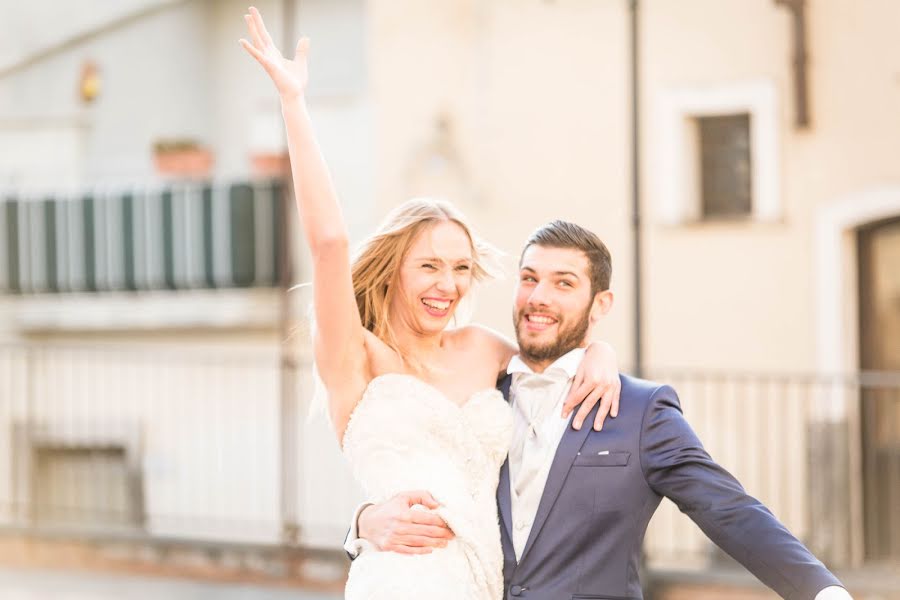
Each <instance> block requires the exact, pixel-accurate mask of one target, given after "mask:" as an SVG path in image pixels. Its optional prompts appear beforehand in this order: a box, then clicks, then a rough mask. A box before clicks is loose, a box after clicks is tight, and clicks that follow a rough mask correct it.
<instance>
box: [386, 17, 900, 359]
mask: <svg viewBox="0 0 900 600" xmlns="http://www.w3.org/2000/svg"><path fill="white" fill-rule="evenodd" d="M369 6H370V27H371V43H370V60H371V68H372V94H373V105H374V106H375V117H374V119H375V123H376V125H375V126H376V130H377V134H376V135H377V138H376V139H377V142H376V145H377V151H376V166H375V170H376V195H377V203H378V207H379V212H381V213H383V212H385V211H386V210H387V209H388V208H389V207H390V206H393V205H395V204H396V203H398V202H399V201H400V200H402V199H404V198H406V197H407V196H409V195H411V194H415V193H423V192H424V191H427V189H428V182H429V181H431V182H433V183H434V187H435V188H437V190H438V192H445V191H449V192H450V193H451V195H453V196H455V197H456V199H457V200H458V201H460V202H461V204H462V205H463V207H464V208H465V209H466V211H467V212H468V213H469V214H470V216H471V217H472V219H473V221H474V222H475V223H476V225H478V226H480V228H481V229H482V231H484V232H485V233H486V234H487V237H488V238H489V239H490V240H491V241H493V242H494V243H496V244H498V245H499V246H501V247H502V248H503V249H504V250H507V251H509V252H510V253H513V254H515V253H517V251H518V249H519V248H520V246H521V243H522V241H523V240H524V238H525V237H526V236H527V234H528V232H529V231H530V230H532V229H533V228H534V227H535V226H537V225H539V224H540V223H542V222H544V221H547V220H548V219H552V218H556V217H562V218H566V219H571V220H574V221H577V222H579V223H582V224H584V225H586V226H588V227H590V228H592V229H593V230H595V231H596V232H597V233H599V234H600V235H601V237H603V239H604V240H606V241H607V242H608V245H609V246H610V248H611V250H612V253H613V257H614V278H613V287H614V290H615V291H616V292H617V303H616V307H615V309H614V311H613V313H612V314H611V315H610V317H609V319H608V320H607V321H606V323H604V325H603V330H602V331H601V336H602V337H604V338H606V339H608V340H610V341H611V342H613V343H614V344H615V345H616V346H617V347H618V348H619V350H620V355H621V357H622V360H623V362H629V361H630V357H631V352H632V350H631V348H632V344H631V342H632V340H631V327H632V324H631V323H632V318H633V317H632V315H633V312H632V298H633V296H632V285H633V284H632V274H633V268H632V262H631V261H632V258H631V239H632V238H631V231H630V224H629V213H630V171H629V169H630V161H629V152H630V121H629V119H630V117H629V110H630V105H629V103H630V97H629V89H628V86H629V79H628V77H629V73H628V70H627V69H628V58H629V55H628V47H627V44H628V5H627V3H626V2H624V1H623V2H587V1H572V2H541V1H538V0H524V1H523V0H516V1H512V0H496V1H493V2H429V3H428V4H427V6H425V5H423V4H422V3H419V2H413V1H408V2H397V1H392V2H384V1H381V2H379V1H377V0H374V1H372V2H370V4H369ZM641 11H642V18H641V29H642V31H641V50H640V51H641V68H642V70H643V73H642V78H641V86H642V89H643V99H642V109H641V116H642V121H643V135H642V140H641V141H642V147H643V153H642V160H643V174H642V180H641V184H642V189H643V190H644V195H643V212H644V220H645V229H644V232H645V260H644V269H645V271H644V278H643V282H644V286H645V287H644V290H645V300H644V318H645V321H644V323H645V337H644V340H643V342H644V348H645V359H646V363H647V364H648V365H655V366H691V367H704V368H728V369H742V370H745V369H746V370H773V369H774V370H788V371H790V370H800V371H806V370H812V369H814V368H815V367H816V363H817V361H816V354H817V336H818V333H817V331H816V314H817V310H818V308H817V298H816V291H815V290H816V287H815V286H816V282H815V278H816V273H815V272H814V266H815V260H816V252H817V250H816V247H815V239H814V228H815V222H816V219H817V214H818V211H819V210H820V209H821V208H822V207H826V206H828V205H830V204H833V203H835V202H836V201H838V200H839V199H840V198H842V197H845V196H847V195H850V194H854V193H858V192H862V191H864V190H866V189H868V188H871V187H873V186H875V185H880V184H884V183H890V182H897V181H898V180H900V164H898V163H897V161H896V156H897V155H898V150H900V111H897V110H896V107H897V105H898V103H897V100H898V96H900V59H898V58H897V57H898V56H900V53H898V52H896V47H897V42H896V41H895V36H893V35H892V33H891V25H890V24H891V23H897V22H898V21H900V5H897V4H896V3H892V2H889V1H881V2H868V3H858V2H851V1H849V0H846V1H844V0H830V1H829V2H821V3H816V4H815V5H811V6H810V8H809V18H808V31H809V54H810V65H809V73H810V78H809V82H810V98H811V100H810V103H811V110H812V126H811V127H810V128H809V129H807V130H802V131H801V130H796V129H795V128H794V126H793V118H794V117H793V115H794V104H793V102H794V101H793V75H792V69H791V53H792V37H791V35H792V34H791V31H792V29H791V20H790V16H789V13H788V12H787V11H786V10H785V9H783V8H779V7H777V6H776V5H775V4H774V3H773V2H763V1H760V2H746V1H745V0H715V1H713V0H687V1H684V2H677V3H673V2H669V1H668V0H650V1H645V2H642V3H641ZM743 82H763V83H765V84H767V85H771V86H773V87H774V89H775V90H776V110H777V125H776V131H775V137H776V140H777V151H778V153H779V155H780V160H779V161H778V169H779V170H778V180H777V190H778V192H779V198H780V204H781V210H782V213H781V214H782V216H781V218H780V219H778V220H776V221H775V222H765V223H763V222H753V221H750V222H741V223H693V224H691V223H689V224H680V225H670V224H665V223H664V222H663V219H661V218H660V214H659V213H660V211H659V208H658V204H657V198H656V197H654V193H653V191H654V190H656V189H658V186H659V185H666V182H660V181H658V180H657V179H658V177H659V175H658V173H659V169H658V168H657V167H658V160H657V153H656V149H657V147H658V146H659V144H660V131H659V129H658V128H656V127H654V124H655V118H656V113H655V111H656V110H657V107H658V103H659V99H660V95H661V94H664V93H665V92H666V91H667V90H669V89H673V88H684V87H688V88H692V89H700V90H702V89H704V87H708V86H728V85H734V84H741V83H743ZM442 115H445V116H447V117H448V119H449V121H450V122H451V125H452V128H451V131H452V140H453V141H454V142H455V150H456V152H457V155H458V157H459V161H458V162H459V165H460V166H459V167H453V168H449V167H445V168H444V169H443V170H441V169H440V168H434V169H432V171H434V172H427V173H425V174H424V175H423V174H422V171H427V170H428V169H427V168H426V167H422V166H421V164H422V163H423V162H427V161H425V160H424V159H423V158H422V157H423V156H428V155H429V154H428V153H429V148H431V147H432V146H433V142H434V140H435V139H436V137H437V134H436V133H435V132H436V127H435V125H434V123H435V121H436V119H438V118H439V116H442ZM430 144H431V146H430ZM448 179H449V180H451V183H450V184H448V183H447V180H448ZM512 262H514V261H511V263H512ZM511 286H512V282H511V281H507V282H505V283H501V284H495V285H493V286H490V287H489V289H488V290H486V292H485V293H484V297H483V298H482V300H481V302H480V308H479V310H478V311H477V313H476V316H477V318H478V319H479V320H482V321H484V322H486V323H488V324H491V325H494V326H497V327H500V328H501V329H502V330H504V331H506V332H510V331H511V328H510V326H509V323H508V322H509V317H508V305H509V291H510V289H511ZM848 300H852V298H850V299H848ZM851 330H852V327H851Z"/></svg>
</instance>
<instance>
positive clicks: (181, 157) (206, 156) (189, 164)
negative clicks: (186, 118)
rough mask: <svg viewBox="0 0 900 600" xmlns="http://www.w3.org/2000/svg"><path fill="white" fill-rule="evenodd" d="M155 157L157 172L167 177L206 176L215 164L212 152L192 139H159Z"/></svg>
mask: <svg viewBox="0 0 900 600" xmlns="http://www.w3.org/2000/svg"><path fill="white" fill-rule="evenodd" d="M153 159H154V164H155V165H156V171H157V173H159V174H160V175H163V176H165V177H184V178H205V177H209V175H210V172H211V171H212V166H213V155H212V152H210V150H209V149H207V148H204V147H203V146H201V145H200V144H199V143H198V142H197V141H196V140H192V139H167V140H158V141H157V142H155V143H154V144H153Z"/></svg>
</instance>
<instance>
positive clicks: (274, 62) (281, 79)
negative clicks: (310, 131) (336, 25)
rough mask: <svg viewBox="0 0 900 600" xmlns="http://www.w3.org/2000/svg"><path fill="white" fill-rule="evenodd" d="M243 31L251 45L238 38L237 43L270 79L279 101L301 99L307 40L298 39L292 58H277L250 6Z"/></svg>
mask: <svg viewBox="0 0 900 600" xmlns="http://www.w3.org/2000/svg"><path fill="white" fill-rule="evenodd" d="M244 20H245V21H246V22H247V28H248V29H249V31H250V39H251V40H253V41H252V43H251V42H248V41H247V40H245V39H243V38H242V39H241V40H240V43H241V46H243V47H244V49H245V50H246V51H247V52H249V53H250V55H251V56H253V58H255V59H256V60H257V62H259V64H261V65H262V66H263V68H264V69H265V70H266V73H268V74H269V77H271V78H272V81H273V82H274V83H275V87H276V88H278V93H279V94H281V96H282V97H283V98H289V97H297V96H301V95H302V94H303V92H304V90H306V84H307V82H308V81H309V73H308V70H307V61H306V57H307V54H308V53H309V38H305V37H304V38H300V41H299V42H297V49H296V51H295V52H294V59H293V60H289V59H287V58H285V57H284V56H282V55H281V52H279V50H278V48H276V47H275V44H273V43H272V36H270V35H269V32H268V31H267V30H266V25H265V23H263V19H262V15H260V14H259V11H258V10H256V8H254V7H252V6H251V7H250V14H248V15H244Z"/></svg>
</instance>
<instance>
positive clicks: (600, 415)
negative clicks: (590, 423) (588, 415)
mask: <svg viewBox="0 0 900 600" xmlns="http://www.w3.org/2000/svg"><path fill="white" fill-rule="evenodd" d="M610 408H612V390H611V389H610V388H606V390H605V391H604V392H603V396H602V397H601V398H600V406H599V407H598V408H597V416H595V417H594V431H600V430H602V429H603V422H604V421H605V420H606V417H607V415H609V410H610Z"/></svg>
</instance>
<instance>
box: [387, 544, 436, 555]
mask: <svg viewBox="0 0 900 600" xmlns="http://www.w3.org/2000/svg"><path fill="white" fill-rule="evenodd" d="M381 550H383V551H384V552H396V553H397V554H431V553H432V552H434V548H431V547H429V546H421V547H416V546H402V545H400V544H385V545H384V546H381Z"/></svg>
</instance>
